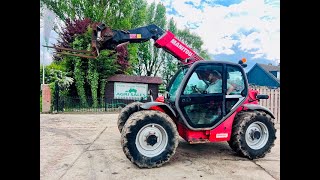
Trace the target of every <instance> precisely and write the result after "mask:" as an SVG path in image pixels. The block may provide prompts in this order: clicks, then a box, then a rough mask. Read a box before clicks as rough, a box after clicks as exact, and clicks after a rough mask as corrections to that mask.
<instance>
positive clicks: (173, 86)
mask: <svg viewBox="0 0 320 180" xmlns="http://www.w3.org/2000/svg"><path fill="white" fill-rule="evenodd" d="M187 71H188V68H183V69H180V70H179V71H178V72H177V74H175V75H174V76H173V78H172V80H171V83H170V84H169V86H168V88H167V91H168V93H169V100H170V101H175V100H176V94H177V90H178V88H179V87H180V84H181V81H182V80H183V78H184V75H185V74H186V73H187Z"/></svg>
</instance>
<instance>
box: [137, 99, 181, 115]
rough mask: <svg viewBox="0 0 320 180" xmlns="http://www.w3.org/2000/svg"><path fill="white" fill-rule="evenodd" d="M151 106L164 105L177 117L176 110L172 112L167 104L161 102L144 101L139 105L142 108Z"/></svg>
mask: <svg viewBox="0 0 320 180" xmlns="http://www.w3.org/2000/svg"><path fill="white" fill-rule="evenodd" d="M153 106H159V107H164V108H166V109H169V110H170V111H171V113H172V114H173V115H174V116H175V117H177V115H176V112H174V110H173V109H172V108H171V107H170V106H169V105H167V104H165V103H162V102H154V101H153V102H146V103H144V104H142V105H141V106H140V107H141V108H142V109H150V108H151V107H153ZM164 108H162V109H164Z"/></svg>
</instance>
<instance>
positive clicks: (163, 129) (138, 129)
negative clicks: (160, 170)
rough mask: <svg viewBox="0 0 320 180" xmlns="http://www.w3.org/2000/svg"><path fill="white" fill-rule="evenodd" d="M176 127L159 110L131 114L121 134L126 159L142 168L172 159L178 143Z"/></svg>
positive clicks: (157, 165)
mask: <svg viewBox="0 0 320 180" xmlns="http://www.w3.org/2000/svg"><path fill="white" fill-rule="evenodd" d="M178 137H179V136H178V132H177V127H176V125H175V124H174V122H173V121H172V120H171V118H170V117H169V116H168V115H167V114H165V113H162V112H159V111H153V110H148V111H139V112H135V113H134V114H132V115H131V116H130V117H129V119H128V120H127V122H126V123H125V125H124V126H123V129H122V133H121V145H122V148H123V152H124V153H125V155H126V156H127V158H128V159H129V160H130V161H131V162H132V163H134V164H136V165H137V166H138V167H140V168H153V167H160V166H162V165H163V164H165V163H166V162H168V161H169V160H170V158H171V157H172V156H173V155H174V154H175V151H176V148H177V146H178Z"/></svg>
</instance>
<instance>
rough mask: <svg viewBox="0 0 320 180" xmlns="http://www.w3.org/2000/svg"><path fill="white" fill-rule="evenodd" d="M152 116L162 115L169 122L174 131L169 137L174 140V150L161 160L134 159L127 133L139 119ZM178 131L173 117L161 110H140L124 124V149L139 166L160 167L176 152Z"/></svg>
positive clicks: (122, 138) (127, 155) (122, 141)
mask: <svg viewBox="0 0 320 180" xmlns="http://www.w3.org/2000/svg"><path fill="white" fill-rule="evenodd" d="M152 116H160V117H162V118H163V119H164V120H165V121H166V123H168V124H169V126H170V129H171V130H172V132H173V138H171V139H170V137H169V139H168V140H169V141H173V147H172V151H171V152H170V153H169V154H167V156H166V157H164V158H163V159H162V160H161V162H150V161H148V160H146V161H143V162H141V161H136V160H134V158H133V157H132V155H131V153H130V150H129V148H128V139H127V135H128V134H130V133H131V129H132V128H134V127H135V126H136V125H137V123H139V121H143V120H144V119H145V118H146V117H152ZM178 138H179V135H178V132H177V127H176V125H175V123H174V122H173V121H172V120H171V118H170V117H169V116H168V115H167V114H165V113H163V112H160V111H154V110H147V111H138V112H135V113H133V114H132V115H131V116H130V117H129V118H128V120H127V122H126V123H125V125H124V126H123V129H122V132H121V145H122V149H123V152H124V153H125V155H126V157H127V158H128V159H129V160H130V161H131V162H132V163H134V164H136V165H137V166H138V167H140V168H154V167H160V166H162V165H163V164H165V163H166V162H168V161H169V160H170V158H171V157H172V156H173V155H174V154H175V151H176V148H177V146H178V142H179V141H178Z"/></svg>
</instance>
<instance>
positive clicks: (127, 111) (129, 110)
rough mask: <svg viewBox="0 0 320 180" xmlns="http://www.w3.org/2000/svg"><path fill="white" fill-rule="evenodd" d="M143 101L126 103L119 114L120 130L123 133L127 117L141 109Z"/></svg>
mask: <svg viewBox="0 0 320 180" xmlns="http://www.w3.org/2000/svg"><path fill="white" fill-rule="evenodd" d="M142 104H143V103H142V102H138V101H137V102H133V103H130V104H128V105H126V106H125V107H124V108H122V109H121V111H120V113H119V116H118V122H117V124H118V130H119V132H120V133H121V131H122V128H123V126H124V124H125V123H126V121H127V119H128V118H129V117H130V115H131V114H133V113H135V112H137V111H140V106H141V105H142Z"/></svg>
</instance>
